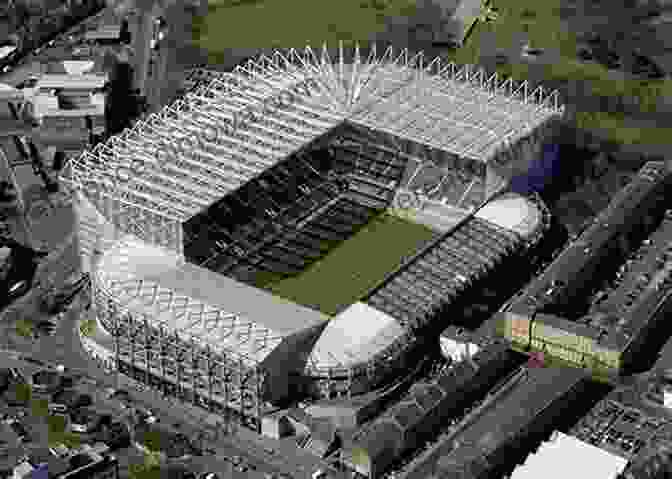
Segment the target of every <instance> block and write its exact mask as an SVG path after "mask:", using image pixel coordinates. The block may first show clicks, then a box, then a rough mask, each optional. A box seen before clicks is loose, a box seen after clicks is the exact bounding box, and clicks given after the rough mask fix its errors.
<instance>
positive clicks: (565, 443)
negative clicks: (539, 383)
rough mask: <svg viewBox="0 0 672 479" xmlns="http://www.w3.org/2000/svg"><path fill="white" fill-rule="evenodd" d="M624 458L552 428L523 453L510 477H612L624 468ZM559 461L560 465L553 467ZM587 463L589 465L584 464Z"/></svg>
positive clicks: (579, 478) (593, 478)
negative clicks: (536, 445) (534, 448)
mask: <svg viewBox="0 0 672 479" xmlns="http://www.w3.org/2000/svg"><path fill="white" fill-rule="evenodd" d="M627 462H628V461H627V460H625V459H623V458H621V457H618V456H615V455H613V454H611V453H609V452H607V451H604V450H602V449H599V448H597V447H595V446H591V445H590V444H586V443H585V442H583V441H579V440H578V439H576V438H574V437H572V436H568V435H566V434H562V433H558V432H556V433H555V434H554V435H553V437H552V438H551V440H550V441H548V442H546V443H544V444H542V445H541V447H540V448H539V449H538V450H537V452H536V453H533V454H531V455H530V456H528V457H527V459H526V461H525V463H524V464H523V465H521V466H520V467H518V468H516V469H515V470H514V471H513V474H512V475H511V479H537V478H540V477H544V478H546V479H564V478H566V477H572V478H574V479H613V478H615V477H617V475H618V474H619V473H621V472H623V470H624V469H625V466H626V464H627ZM558 464H562V465H563V467H561V468H558V467H555V466H557V465H558ZM588 465H589V466H588Z"/></svg>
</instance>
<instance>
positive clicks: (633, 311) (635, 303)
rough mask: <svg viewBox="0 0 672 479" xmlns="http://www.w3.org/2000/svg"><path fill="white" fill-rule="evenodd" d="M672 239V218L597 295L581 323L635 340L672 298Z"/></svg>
mask: <svg viewBox="0 0 672 479" xmlns="http://www.w3.org/2000/svg"><path fill="white" fill-rule="evenodd" d="M671 239H672V215H670V217H669V218H665V219H664V220H663V222H662V223H661V225H660V226H659V227H658V228H657V229H656V231H655V232H654V233H653V234H652V235H651V236H650V237H649V238H648V239H646V240H645V241H644V242H643V244H642V246H641V247H640V248H638V249H637V250H636V251H634V252H633V253H632V255H631V256H630V258H628V260H627V261H626V262H625V264H623V265H622V266H621V268H620V269H619V271H618V272H617V274H616V277H615V280H614V281H613V282H612V284H611V285H610V287H608V288H606V289H603V290H600V291H599V292H598V293H597V295H596V296H595V297H594V302H593V305H592V306H591V308H590V310H589V312H588V315H587V316H586V317H585V318H584V319H583V320H582V321H584V322H586V323H587V324H590V326H592V327H594V328H596V329H599V330H604V331H609V332H612V334H613V332H614V331H617V332H618V333H620V334H623V335H624V336H625V338H627V339H629V338H632V337H633V336H636V335H637V332H638V331H639V330H640V329H641V328H643V327H644V326H645V325H646V323H647V322H648V321H649V319H650V318H651V315H652V314H653V312H654V311H655V308H656V307H657V306H658V304H659V303H660V301H662V300H665V298H667V297H668V296H669V295H670V294H672V290H671V289H670V286H672V281H671V279H672V278H671V277H670V273H671V272H672V246H671V245H670V240H671ZM612 318H613V319H612ZM614 322H615V324H614Z"/></svg>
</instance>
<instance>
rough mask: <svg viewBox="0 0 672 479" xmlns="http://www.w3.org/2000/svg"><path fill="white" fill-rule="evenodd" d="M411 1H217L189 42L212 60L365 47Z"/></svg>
mask: <svg viewBox="0 0 672 479" xmlns="http://www.w3.org/2000/svg"><path fill="white" fill-rule="evenodd" d="M415 3H416V2H415V1H414V0H340V1H338V2H334V1H332V0H220V1H213V2H210V4H209V5H208V14H207V15H206V16H205V17H204V18H202V19H200V21H198V22H195V23H196V25H195V27H194V41H195V43H196V44H198V45H199V46H201V47H203V48H205V49H206V50H207V51H208V52H209V53H210V54H211V56H212V57H213V58H215V59H216V58H217V57H218V55H221V53H222V51H223V50H224V49H226V48H257V47H262V48H267V47H280V48H289V47H304V46H306V44H307V43H310V44H311V45H312V46H313V47H315V46H319V45H322V43H323V42H328V43H330V44H335V43H336V42H338V41H339V40H342V41H343V42H344V43H346V44H347V43H352V42H355V41H365V40H367V39H369V38H370V36H371V35H372V34H374V33H377V32H380V31H382V30H383V29H384V21H385V19H386V18H389V17H394V16H404V15H409V14H411V13H413V12H414V10H415Z"/></svg>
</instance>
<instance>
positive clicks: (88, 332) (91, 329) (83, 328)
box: [79, 319, 96, 337]
mask: <svg viewBox="0 0 672 479" xmlns="http://www.w3.org/2000/svg"><path fill="white" fill-rule="evenodd" d="M79 331H80V332H81V333H82V336H87V337H89V336H92V335H93V333H95V332H96V320H95V319H85V320H83V321H82V322H81V323H79Z"/></svg>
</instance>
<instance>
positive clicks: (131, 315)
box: [89, 275, 271, 429]
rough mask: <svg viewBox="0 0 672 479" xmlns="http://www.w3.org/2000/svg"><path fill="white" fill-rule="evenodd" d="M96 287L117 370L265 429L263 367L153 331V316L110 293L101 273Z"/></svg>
mask: <svg viewBox="0 0 672 479" xmlns="http://www.w3.org/2000/svg"><path fill="white" fill-rule="evenodd" d="M94 283H95V286H94V307H95V312H96V319H97V321H98V323H99V324H100V325H101V326H102V328H103V329H104V331H105V332H107V333H109V334H110V335H111V337H112V338H113V343H114V346H113V355H114V358H115V359H114V369H116V370H118V371H120V372H122V373H124V374H126V375H128V376H130V377H132V378H134V379H136V380H139V381H141V382H144V383H145V384H147V385H149V386H151V387H155V388H157V389H161V390H163V391H164V392H166V393H167V394H171V395H175V396H177V397H179V398H180V399H182V400H184V401H188V402H192V403H194V404H195V405H198V406H201V407H204V408H205V409H208V410H210V411H211V412H219V413H222V414H223V415H227V417H231V415H232V416H233V417H236V418H237V419H239V420H240V421H241V422H242V423H244V424H247V425H250V426H251V427H252V428H254V429H258V428H259V427H260V424H261V422H260V421H261V416H262V408H263V406H262V403H263V402H264V400H265V399H266V398H268V397H269V394H270V393H271V391H270V388H268V387H267V386H265V379H266V374H265V372H264V371H262V370H261V368H258V367H256V368H255V367H246V366H245V365H244V364H243V363H242V362H240V361H236V360H235V359H230V358H228V357H226V356H224V355H215V354H214V353H212V352H211V351H210V350H208V349H206V348H201V347H199V346H197V345H196V344H194V343H193V342H190V341H189V340H187V339H185V338H181V337H179V336H178V335H176V334H174V335H169V334H167V333H166V332H165V331H164V330H163V329H161V328H155V327H152V326H151V325H150V321H149V318H147V317H145V316H144V315H142V314H138V313H137V312H134V311H131V310H129V309H127V308H125V307H124V306H123V305H121V304H120V303H119V302H118V300H117V299H116V298H114V297H112V296H111V295H109V294H108V292H107V291H106V290H105V289H104V288H103V287H101V284H100V282H99V280H98V278H96V277H95V275H94ZM89 349H90V348H89Z"/></svg>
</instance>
